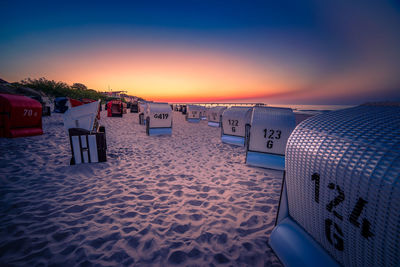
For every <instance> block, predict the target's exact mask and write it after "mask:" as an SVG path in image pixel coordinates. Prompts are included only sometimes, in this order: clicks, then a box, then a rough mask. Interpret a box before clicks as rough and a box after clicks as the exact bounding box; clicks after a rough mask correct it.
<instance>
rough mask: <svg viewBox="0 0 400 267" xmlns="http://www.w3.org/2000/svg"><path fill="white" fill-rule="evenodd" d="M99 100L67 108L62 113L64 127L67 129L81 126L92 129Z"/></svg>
mask: <svg viewBox="0 0 400 267" xmlns="http://www.w3.org/2000/svg"><path fill="white" fill-rule="evenodd" d="M99 105H100V101H96V102H92V103H89V104H84V105H81V106H77V107H73V108H69V109H68V110H67V111H66V112H65V113H64V114H63V119H64V127H65V129H66V130H67V131H68V129H70V128H82V129H85V130H88V131H92V130H93V128H94V126H95V123H96V121H97V118H96V117H97V113H98V110H99Z"/></svg>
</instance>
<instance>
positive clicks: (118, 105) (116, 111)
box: [107, 100, 123, 117]
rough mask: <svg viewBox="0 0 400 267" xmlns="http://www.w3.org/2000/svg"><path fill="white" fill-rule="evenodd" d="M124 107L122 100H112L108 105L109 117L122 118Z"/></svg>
mask: <svg viewBox="0 0 400 267" xmlns="http://www.w3.org/2000/svg"><path fill="white" fill-rule="evenodd" d="M122 113H123V107H122V101H121V100H111V101H110V102H108V103H107V117H122Z"/></svg>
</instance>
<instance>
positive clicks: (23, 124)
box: [0, 94, 43, 138]
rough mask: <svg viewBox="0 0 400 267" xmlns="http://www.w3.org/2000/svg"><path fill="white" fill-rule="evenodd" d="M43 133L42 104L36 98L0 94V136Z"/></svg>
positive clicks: (10, 136) (23, 135) (9, 136)
mask: <svg viewBox="0 0 400 267" xmlns="http://www.w3.org/2000/svg"><path fill="white" fill-rule="evenodd" d="M41 134H43V129H42V104H41V103H39V102H38V101H37V100H35V99H32V98H29V97H26V96H21V95H11V94H0V137H8V138H14V137H25V136H34V135H41Z"/></svg>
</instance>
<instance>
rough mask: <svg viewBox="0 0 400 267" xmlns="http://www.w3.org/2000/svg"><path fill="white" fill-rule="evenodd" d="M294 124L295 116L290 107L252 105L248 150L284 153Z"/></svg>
mask: <svg viewBox="0 0 400 267" xmlns="http://www.w3.org/2000/svg"><path fill="white" fill-rule="evenodd" d="M295 126H296V120H295V116H294V113H293V111H292V109H290V108H276V107H254V108H253V113H252V117H251V128H250V142H249V150H250V151H255V152H263V153H269V154H277V155H285V148H286V143H287V140H288V138H289V136H290V134H291V133H292V131H293V129H294V128H295Z"/></svg>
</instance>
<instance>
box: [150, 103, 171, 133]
mask: <svg viewBox="0 0 400 267" xmlns="http://www.w3.org/2000/svg"><path fill="white" fill-rule="evenodd" d="M146 114H147V117H149V118H150V125H149V127H150V128H169V127H172V110H171V107H170V106H169V105H168V103H148V105H147V111H146Z"/></svg>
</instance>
